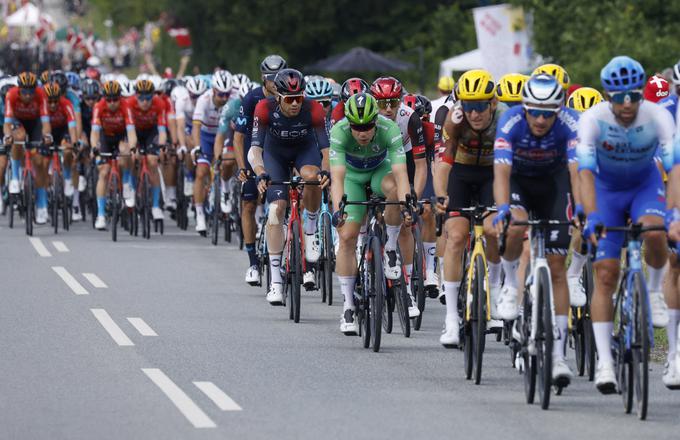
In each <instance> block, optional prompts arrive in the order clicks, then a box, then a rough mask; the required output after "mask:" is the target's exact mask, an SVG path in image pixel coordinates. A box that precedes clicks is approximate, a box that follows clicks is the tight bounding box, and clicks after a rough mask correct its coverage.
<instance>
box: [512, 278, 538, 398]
mask: <svg viewBox="0 0 680 440" xmlns="http://www.w3.org/2000/svg"><path fill="white" fill-rule="evenodd" d="M532 307H533V302H532V298H531V293H530V292H529V289H525V290H524V299H523V300H522V310H523V311H524V312H523V314H522V315H520V316H519V317H518V318H517V319H518V320H519V322H518V325H519V329H520V332H521V335H522V336H521V338H522V341H521V347H520V352H519V353H520V356H521V360H522V365H523V366H522V373H523V376H524V398H525V399H526V402H527V403H528V404H532V403H534V397H535V396H536V363H537V362H536V355H532V354H530V353H529V350H528V347H527V341H528V340H529V335H530V334H531V322H532V319H533V315H532V312H533V309H532ZM513 325H514V324H513ZM509 331H510V334H512V329H510V330H509ZM513 343H514V342H513ZM513 343H511V344H510V345H512V344H513Z"/></svg>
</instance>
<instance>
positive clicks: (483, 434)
mask: <svg viewBox="0 0 680 440" xmlns="http://www.w3.org/2000/svg"><path fill="white" fill-rule="evenodd" d="M170 223H171V222H169V221H168V222H166V234H165V235H164V236H158V235H153V236H152V237H151V240H149V241H146V240H143V239H141V238H132V237H129V236H127V235H122V236H121V238H120V241H119V242H118V243H113V242H111V240H110V234H108V233H101V232H96V231H93V230H92V229H91V228H90V225H89V224H82V223H81V224H75V225H73V227H72V230H71V231H69V232H64V233H60V234H59V235H57V236H55V235H54V234H53V233H52V232H51V231H50V229H49V228H47V227H36V228H35V239H33V241H31V240H29V238H27V237H26V235H25V234H24V231H23V224H22V223H21V222H19V225H18V227H17V228H15V229H9V228H8V227H7V219H6V218H4V217H2V218H0V249H2V253H1V254H0V267H1V268H2V269H0V271H1V273H2V290H1V291H2V306H0V347H1V350H2V355H0V373H1V374H2V380H0V438H2V439H22V440H29V439H47V438H49V439H69V440H73V439H272V438H276V439H319V438H323V439H348V438H352V439H385V438H390V439H410V440H412V439H418V438H432V439H435V438H454V437H462V436H465V437H470V436H473V437H474V438H475V439H476V440H482V439H494V440H498V439H501V438H502V439H515V438H537V439H538V438H541V439H543V438H546V439H553V438H554V439H560V438H565V439H566V438H569V439H572V438H574V437H576V438H616V439H644V438H677V437H678V435H679V433H680V393H678V392H671V391H668V390H666V389H665V388H664V387H663V385H662V383H661V373H662V366H661V365H658V364H654V365H653V368H652V371H651V383H652V392H651V403H650V408H649V418H648V420H647V421H645V422H641V421H639V420H637V418H636V417H635V416H634V415H626V414H624V412H623V406H622V403H621V398H620V397H619V396H618V395H614V396H607V397H605V396H601V395H600V394H599V393H598V392H597V391H596V390H595V387H594V385H593V384H592V383H590V382H588V381H587V380H585V379H584V378H577V379H576V380H575V381H574V382H573V383H572V385H571V386H570V387H569V388H567V389H566V390H565V391H564V394H563V395H562V396H559V397H553V400H552V404H551V408H550V410H549V411H542V410H541V409H540V407H539V406H538V405H532V406H529V405H527V404H526V403H525V402H524V394H523V382H522V379H521V376H519V375H518V374H517V372H516V370H513V369H512V368H511V367H510V361H509V354H508V350H507V348H506V347H505V346H503V345H502V344H498V343H496V342H492V341H491V339H489V342H488V343H487V352H486V354H485V360H484V377H483V379H482V384H481V385H479V386H475V385H474V384H472V383H471V382H469V381H466V380H465V379H464V378H463V358H462V352H460V351H457V350H446V349H444V348H442V347H441V346H440V345H439V343H438V336H439V331H440V328H441V324H442V322H443V316H444V310H443V307H442V306H441V305H439V303H438V302H437V301H436V300H434V301H432V300H429V301H430V302H429V303H428V308H427V310H426V315H425V317H424V320H423V327H424V329H423V330H422V331H420V332H415V333H414V334H413V336H412V337H411V338H410V339H406V338H404V337H403V336H402V335H401V334H400V333H399V332H398V331H395V332H394V333H393V334H391V335H386V336H384V338H383V344H382V346H383V348H382V350H381V352H380V353H373V352H371V351H368V350H364V349H363V348H362V346H361V341H360V339H359V338H356V337H354V338H352V337H345V336H343V335H342V334H341V333H340V332H339V330H338V326H339V316H340V313H341V307H342V306H341V303H340V302H337V304H336V305H333V306H332V307H328V306H326V305H325V304H322V303H321V301H320V297H319V294H318V293H305V294H304V298H303V304H302V320H301V322H300V323H299V324H294V323H292V321H289V320H288V312H287V310H286V309H283V308H280V307H278V308H275V307H271V306H269V305H268V304H267V303H266V301H265V299H264V294H263V291H262V289H260V288H253V287H249V286H247V285H245V284H244V282H243V275H244V273H245V269H246V263H247V259H246V258H245V255H244V254H242V253H241V252H240V251H238V250H237V249H236V248H235V247H232V246H229V245H226V244H224V243H221V244H220V245H219V246H217V247H213V246H212V245H211V244H210V243H209V242H208V240H207V239H203V238H200V237H198V236H197V235H195V234H194V233H192V232H181V231H179V230H177V228H175V227H174V225H172V224H170ZM135 318H136V319H135ZM569 356H570V357H571V360H572V362H573V353H570V354H569Z"/></svg>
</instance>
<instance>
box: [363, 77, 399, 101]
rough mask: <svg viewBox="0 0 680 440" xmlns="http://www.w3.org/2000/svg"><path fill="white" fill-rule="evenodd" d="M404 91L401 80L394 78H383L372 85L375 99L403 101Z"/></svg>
mask: <svg viewBox="0 0 680 440" xmlns="http://www.w3.org/2000/svg"><path fill="white" fill-rule="evenodd" d="M403 91H404V90H403V87H402V85H401V83H400V82H399V80H398V79H396V78H394V77H392V76H382V77H380V78H378V79H376V80H375V81H373V84H371V95H373V97H375V99H394V98H398V99H401V95H402V93H403Z"/></svg>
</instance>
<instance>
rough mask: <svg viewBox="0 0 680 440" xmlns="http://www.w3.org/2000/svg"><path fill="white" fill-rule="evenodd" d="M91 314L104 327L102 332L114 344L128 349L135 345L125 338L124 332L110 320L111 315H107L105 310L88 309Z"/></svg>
mask: <svg viewBox="0 0 680 440" xmlns="http://www.w3.org/2000/svg"><path fill="white" fill-rule="evenodd" d="M90 311H91V312H92V314H93V315H94V317H95V318H97V321H99V323H100V324H101V325H102V327H104V330H106V332H107V333H108V334H109V336H111V338H112V339H113V340H114V341H115V343H116V344H118V345H120V346H121V347H130V346H133V345H135V344H134V342H132V341H131V340H130V338H128V337H127V335H126V334H125V332H123V330H122V329H121V328H120V327H118V324H116V322H115V321H114V320H113V319H112V318H111V315H109V314H108V313H107V311H106V310H104V309H90Z"/></svg>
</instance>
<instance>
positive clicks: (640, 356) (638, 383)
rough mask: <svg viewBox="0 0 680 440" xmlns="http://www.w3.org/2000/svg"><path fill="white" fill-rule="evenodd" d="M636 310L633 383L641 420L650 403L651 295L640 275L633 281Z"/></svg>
mask: <svg viewBox="0 0 680 440" xmlns="http://www.w3.org/2000/svg"><path fill="white" fill-rule="evenodd" d="M633 288H634V295H635V296H634V297H633V298H634V299H635V306H634V307H635V308H634V312H633V316H634V317H635V320H634V321H633V322H632V323H631V324H632V325H633V328H634V332H633V341H632V344H631V349H632V351H633V353H632V359H631V361H632V364H633V365H632V366H633V377H634V379H633V381H634V385H635V399H636V402H637V415H638V418H639V419H640V420H645V419H646V418H647V405H648V402H649V346H650V337H651V328H650V322H649V300H648V298H649V295H648V293H647V288H646V286H645V285H644V283H643V282H642V276H641V275H640V274H637V275H634V280H633Z"/></svg>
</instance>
